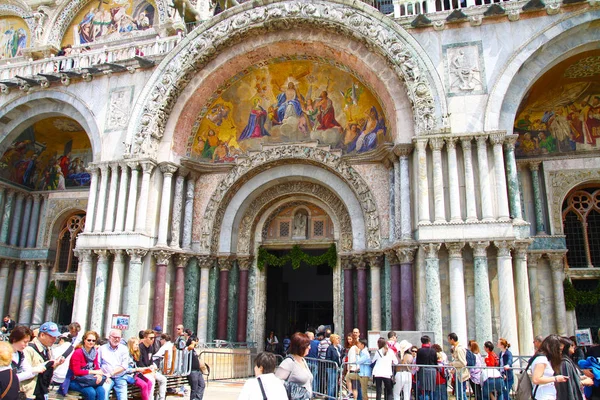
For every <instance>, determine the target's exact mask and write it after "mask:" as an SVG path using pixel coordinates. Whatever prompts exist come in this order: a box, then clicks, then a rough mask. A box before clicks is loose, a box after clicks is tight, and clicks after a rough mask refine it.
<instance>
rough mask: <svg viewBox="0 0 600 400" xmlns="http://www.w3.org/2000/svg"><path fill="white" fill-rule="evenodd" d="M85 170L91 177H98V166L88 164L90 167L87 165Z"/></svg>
mask: <svg viewBox="0 0 600 400" xmlns="http://www.w3.org/2000/svg"><path fill="white" fill-rule="evenodd" d="M85 170H86V171H87V172H89V173H90V174H91V175H92V176H98V172H99V169H98V165H96V164H90V165H88V166H87V167H86V168H85Z"/></svg>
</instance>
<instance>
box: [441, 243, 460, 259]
mask: <svg viewBox="0 0 600 400" xmlns="http://www.w3.org/2000/svg"><path fill="white" fill-rule="evenodd" d="M444 245H445V246H446V249H447V250H448V255H449V256H450V258H462V249H463V247H465V242H450V243H444Z"/></svg>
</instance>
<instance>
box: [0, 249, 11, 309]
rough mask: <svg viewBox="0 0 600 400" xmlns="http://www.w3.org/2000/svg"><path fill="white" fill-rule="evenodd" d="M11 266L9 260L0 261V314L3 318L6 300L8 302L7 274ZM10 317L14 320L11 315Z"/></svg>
mask: <svg viewBox="0 0 600 400" xmlns="http://www.w3.org/2000/svg"><path fill="white" fill-rule="evenodd" d="M11 264H12V261H11V260H7V259H3V260H1V261H0V314H2V316H3V317H4V316H5V315H6V314H7V312H6V308H5V307H4V306H5V305H6V301H7V299H8V300H10V299H9V298H8V296H7V294H8V274H9V272H10V265H11ZM11 317H13V318H14V316H13V315H11Z"/></svg>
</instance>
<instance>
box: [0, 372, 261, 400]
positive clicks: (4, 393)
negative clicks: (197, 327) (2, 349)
mask: <svg viewBox="0 0 600 400" xmlns="http://www.w3.org/2000/svg"><path fill="white" fill-rule="evenodd" d="M13 373H14V372H13V371H10V374H8V375H9V376H10V378H9V381H8V385H7V386H6V389H4V392H2V394H0V399H3V398H4V397H6V394H7V393H8V391H9V390H10V388H11V387H12V383H13V377H12V376H13ZM260 388H261V389H262V385H260ZM263 395H264V392H263ZM266 399H267V397H266V396H265V400H266Z"/></svg>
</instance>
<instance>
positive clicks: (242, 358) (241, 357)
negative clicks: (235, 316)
mask: <svg viewBox="0 0 600 400" xmlns="http://www.w3.org/2000/svg"><path fill="white" fill-rule="evenodd" d="M256 355H257V354H256V353H255V352H254V351H250V350H247V349H222V350H221V349H219V350H216V351H215V350H203V351H202V352H200V354H199V356H200V358H201V360H202V361H204V363H205V364H206V365H207V366H208V369H209V371H210V373H209V374H208V377H207V378H206V380H208V381H225V382H227V381H240V380H243V379H248V378H252V377H254V365H255V360H256ZM275 356H276V358H277V365H279V364H280V363H281V361H283V357H281V356H280V355H278V354H276V355H275Z"/></svg>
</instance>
